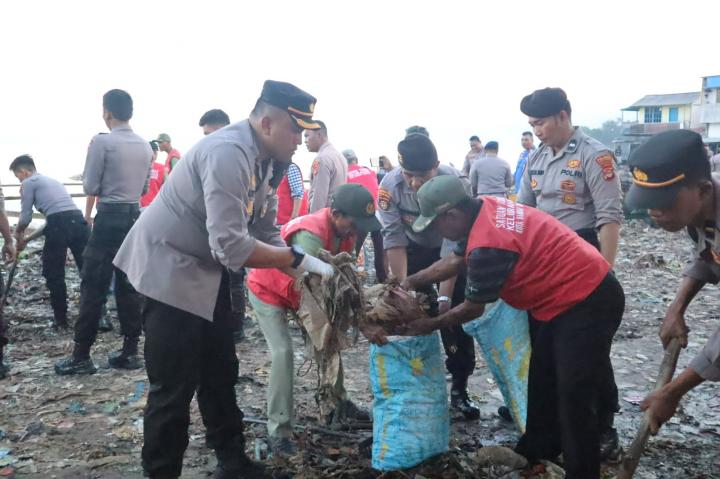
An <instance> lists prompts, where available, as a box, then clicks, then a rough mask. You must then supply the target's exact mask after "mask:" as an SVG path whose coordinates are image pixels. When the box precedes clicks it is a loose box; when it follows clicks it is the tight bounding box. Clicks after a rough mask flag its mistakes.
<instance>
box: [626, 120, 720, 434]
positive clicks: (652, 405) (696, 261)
mask: <svg viewBox="0 0 720 479" xmlns="http://www.w3.org/2000/svg"><path fill="white" fill-rule="evenodd" d="M629 166H630V171H631V172H632V175H633V185H632V186H631V187H630V191H628V194H627V196H626V198H625V202H626V203H627V204H628V207H629V208H632V209H647V210H648V213H649V214H650V217H651V218H652V219H653V221H654V222H655V223H657V225H658V226H660V227H661V228H662V229H664V230H666V231H672V232H676V231H680V230H682V229H685V228H687V230H688V232H689V233H690V237H691V238H692V240H693V242H694V243H695V254H694V258H693V261H692V262H691V263H690V264H689V265H688V266H687V267H686V268H685V270H684V271H683V273H682V275H683V278H682V281H681V282H680V284H679V286H678V290H677V293H676V294H675V299H674V300H673V302H672V303H670V305H669V307H668V310H667V313H666V315H665V320H664V321H663V324H662V327H661V329H660V339H661V341H662V343H663V346H665V347H667V345H668V343H669V342H670V340H672V339H673V338H676V339H677V340H678V341H679V342H680V345H681V346H682V347H687V344H688V333H689V331H690V330H689V329H688V327H687V324H686V322H685V311H686V310H687V308H688V306H689V305H690V303H691V302H692V301H693V299H694V298H695V296H696V295H697V294H698V293H699V292H700V291H701V290H702V289H703V288H704V287H705V285H706V284H707V283H712V284H717V283H718V282H720V177H719V176H718V175H717V174H711V172H710V170H711V165H709V164H708V162H707V159H706V156H705V150H704V148H703V142H702V137H701V136H700V135H698V134H697V133H695V132H692V131H688V130H673V131H668V132H664V133H660V134H658V135H656V136H654V137H652V138H651V139H650V140H648V142H647V143H645V144H644V145H642V146H641V147H640V148H638V149H637V150H635V151H634V152H633V154H632V155H631V156H630V159H629ZM705 381H720V324H719V325H718V328H717V329H716V330H715V332H714V333H713V335H712V336H710V338H709V339H708V340H707V343H706V344H705V346H704V347H703V349H702V351H700V353H699V354H698V355H697V356H695V358H694V359H693V360H692V361H691V362H690V363H689V365H688V367H687V368H686V369H685V370H684V371H683V372H682V373H680V374H679V375H677V376H676V377H675V378H674V379H673V380H672V381H670V382H669V383H668V384H666V385H665V386H663V387H662V388H660V389H658V390H655V391H653V392H652V393H651V394H650V395H649V396H648V397H647V398H646V399H645V400H644V401H643V402H642V403H641V405H640V408H641V409H643V410H645V409H647V410H649V419H650V429H651V432H652V433H653V434H655V433H657V431H658V429H659V428H660V426H661V425H662V424H663V423H665V422H666V421H668V420H669V419H670V418H671V417H672V416H673V415H674V414H675V410H676V409H677V407H678V404H679V403H680V399H681V398H682V397H683V396H684V395H685V394H687V393H688V392H689V391H690V390H692V389H693V388H695V387H697V386H698V385H700V384H701V383H703V382H705Z"/></svg>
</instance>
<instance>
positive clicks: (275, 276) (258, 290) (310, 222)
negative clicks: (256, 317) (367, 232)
mask: <svg viewBox="0 0 720 479" xmlns="http://www.w3.org/2000/svg"><path fill="white" fill-rule="evenodd" d="M300 231H307V232H308V233H312V234H314V235H315V236H317V237H319V238H320V240H322V243H323V248H324V249H326V250H327V251H330V252H331V253H333V254H337V253H338V252H339V251H333V239H335V232H334V231H333V228H332V224H331V223H330V208H323V209H321V210H319V211H316V212H315V213H313V214H311V215H307V216H299V217H297V218H295V219H294V220H292V221H290V222H289V223H288V224H286V225H284V226H283V227H282V229H281V230H280V235H281V236H282V238H283V239H284V240H285V242H286V243H288V245H289V244H290V240H291V239H292V237H293V235H294V234H295V233H298V232H300ZM354 247H355V235H351V236H350V237H348V238H345V239H344V240H342V241H341V242H340V248H339V249H340V251H346V252H352V250H353V248H354ZM247 286H248V288H249V289H250V291H252V292H253V294H254V295H255V296H257V297H258V299H260V300H261V301H262V302H264V303H267V304H272V305H274V306H279V307H281V308H287V309H294V310H297V309H298V308H299V307H300V291H298V290H297V289H295V278H293V277H292V276H289V275H287V274H285V273H283V272H282V271H280V270H279V269H269V268H253V269H252V270H251V271H250V274H248V278H247Z"/></svg>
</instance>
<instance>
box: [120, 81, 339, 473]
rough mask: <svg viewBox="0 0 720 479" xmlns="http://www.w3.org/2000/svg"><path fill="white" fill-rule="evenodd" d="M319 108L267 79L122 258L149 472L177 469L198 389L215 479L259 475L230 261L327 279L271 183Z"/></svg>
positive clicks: (187, 164) (150, 214)
mask: <svg viewBox="0 0 720 479" xmlns="http://www.w3.org/2000/svg"><path fill="white" fill-rule="evenodd" d="M314 106H315V98H313V97H312V96H310V95H309V94H307V93H305V92H304V91H302V90H300V89H299V88H297V87H295V86H294V85H291V84H289V83H283V82H276V81H270V80H268V81H266V82H265V85H264V86H263V90H262V94H261V95H260V98H259V99H258V101H257V103H256V105H255V108H254V109H253V111H252V112H251V113H250V117H249V118H248V119H247V120H242V121H240V122H237V123H234V124H231V125H228V126H227V127H225V128H223V129H221V130H218V131H216V132H214V133H213V134H211V135H208V136H206V137H204V138H203V139H202V140H200V141H199V142H198V143H197V144H196V145H195V146H194V147H193V148H191V149H190V151H189V152H188V153H187V154H186V155H185V157H184V158H183V161H181V162H180V163H178V164H177V166H176V168H175V170H174V173H173V174H172V175H171V176H170V178H169V179H168V181H167V183H166V184H165V185H164V186H163V188H162V189H161V190H160V194H159V195H158V197H157V198H156V199H155V201H154V202H153V203H152V204H151V205H150V206H149V207H148V208H147V210H145V211H144V212H143V214H142V216H141V217H140V219H139V220H138V221H137V223H136V224H135V226H134V227H133V229H132V230H131V231H130V233H129V234H128V236H127V238H126V240H125V242H124V243H123V245H122V247H121V248H120V251H119V252H118V254H117V257H116V258H115V264H116V266H117V267H118V268H120V269H121V270H122V271H124V272H125V273H127V275H128V278H129V280H130V282H131V283H132V284H133V286H134V287H135V288H136V289H137V290H138V291H139V292H140V293H142V294H143V295H145V296H146V297H147V302H146V304H145V307H144V308H143V321H144V324H145V338H146V339H145V360H146V368H147V373H148V379H149V381H150V392H149V394H148V400H147V407H146V409H145V416H144V445H143V450H142V460H143V466H144V468H145V470H146V472H147V473H148V474H149V476H150V477H151V478H163V479H164V478H176V477H179V476H180V474H181V472H182V460H183V454H184V452H185V448H186V447H187V444H188V422H189V415H190V401H191V400H192V397H193V395H194V394H195V393H196V392H197V400H198V405H199V406H200V412H201V414H202V417H203V422H204V424H205V427H206V429H207V432H206V442H207V444H208V446H209V447H211V448H212V449H214V450H215V454H216V456H217V459H218V465H217V468H216V470H215V476H214V477H215V478H216V479H236V478H240V477H258V478H259V477H263V476H262V470H261V468H260V467H259V466H258V465H256V464H255V463H254V462H252V461H251V460H250V459H249V458H248V457H247V456H246V455H245V438H244V436H243V423H242V418H243V414H242V412H241V411H240V409H239V408H238V406H237V402H236V398H235V383H236V381H237V376H238V359H237V356H236V355H235V346H234V344H233V338H232V330H233V326H234V325H233V320H232V313H231V309H232V306H231V304H230V290H229V280H228V277H229V275H228V270H231V271H234V272H237V271H239V270H240V269H242V268H243V267H250V268H279V269H281V270H282V271H284V272H287V273H288V274H293V275H297V274H299V272H300V271H308V272H312V273H318V274H320V275H322V276H323V277H326V278H327V277H331V276H332V274H333V269H332V267H331V266H330V265H328V264H326V263H324V262H322V261H321V260H319V259H317V258H314V257H312V256H310V255H305V254H304V253H303V252H302V251H301V250H299V249H297V248H295V247H288V246H287V245H286V244H285V242H284V241H283V239H282V237H281V236H280V231H279V229H278V228H277V226H276V225H275V218H276V212H277V197H276V195H275V193H274V189H273V187H272V185H271V184H270V181H271V178H273V176H275V171H276V170H277V169H283V168H284V167H285V165H287V164H288V163H289V162H290V160H291V158H292V155H293V154H294V153H295V150H296V149H297V145H299V144H300V143H301V135H302V131H303V129H304V128H314V127H316V124H315V123H314V122H313V120H312V111H313V108H314Z"/></svg>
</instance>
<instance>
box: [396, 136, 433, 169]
mask: <svg viewBox="0 0 720 479" xmlns="http://www.w3.org/2000/svg"><path fill="white" fill-rule="evenodd" d="M398 162H399V163H400V166H401V167H402V168H403V169H405V170H409V171H430V170H432V169H433V168H435V167H436V166H437V163H438V154H437V150H436V149H435V145H434V144H433V142H432V140H430V138H428V137H427V136H426V135H423V134H422V133H412V134H410V135H408V136H406V137H405V139H404V140H402V141H401V142H400V143H398Z"/></svg>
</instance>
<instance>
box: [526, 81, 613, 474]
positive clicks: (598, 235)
mask: <svg viewBox="0 0 720 479" xmlns="http://www.w3.org/2000/svg"><path fill="white" fill-rule="evenodd" d="M520 110H521V111H522V112H523V113H524V114H525V115H527V116H528V122H529V123H530V126H532V127H533V130H534V132H535V135H536V136H537V137H538V138H539V139H540V141H542V143H541V144H540V146H539V147H538V149H537V150H536V151H535V153H534V154H533V155H532V156H531V157H530V159H529V160H528V165H527V167H526V168H525V174H524V175H523V179H522V185H521V188H520V194H519V196H518V202H519V203H523V204H526V205H530V206H534V207H537V208H538V209H540V210H542V211H545V212H546V213H549V214H551V215H553V216H554V217H555V218H557V219H558V220H560V221H561V222H562V223H564V224H565V225H566V226H568V227H570V228H571V229H572V230H574V231H575V232H576V233H577V234H578V235H580V236H581V237H582V238H583V239H585V240H586V241H588V242H589V243H590V244H592V245H593V246H595V247H596V248H598V249H599V250H600V253H601V254H602V255H603V257H604V258H605V259H606V260H607V262H608V263H610V265H611V266H612V265H613V263H614V261H615V254H616V252H617V245H618V239H619V236H620V223H621V221H622V214H623V213H622V190H621V188H620V179H619V177H618V175H617V173H616V170H615V168H616V165H615V157H614V155H613V153H612V151H610V150H609V149H608V148H607V147H606V146H604V145H603V144H602V143H600V142H599V141H597V140H596V139H594V138H592V137H589V136H587V135H586V134H584V133H583V132H582V131H581V130H580V129H579V128H578V127H574V126H573V125H572V121H571V115H572V108H571V106H570V102H569V101H568V99H567V95H566V94H565V92H564V91H563V90H562V89H560V88H544V89H542V90H536V91H535V92H533V93H531V94H530V95H527V96H526V97H524V98H523V99H522V101H521V103H520ZM604 374H605V378H604V381H603V383H602V384H603V399H602V400H601V403H600V405H599V408H600V409H601V411H600V413H601V414H600V416H601V428H602V438H601V439H602V440H601V457H602V459H604V460H607V459H613V458H615V457H617V456H618V455H619V453H620V446H619V443H618V438H617V432H616V431H615V429H614V428H613V422H614V415H615V412H617V411H618V410H619V404H618V392H617V386H616V385H615V377H614V374H613V371H612V368H610V370H608V371H605V372H604Z"/></svg>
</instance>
